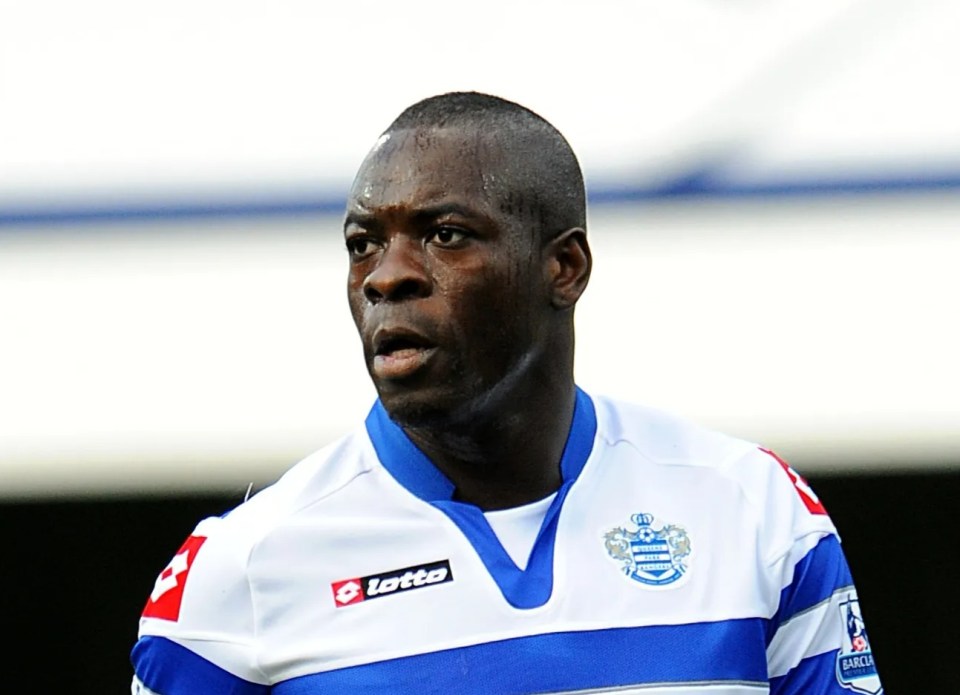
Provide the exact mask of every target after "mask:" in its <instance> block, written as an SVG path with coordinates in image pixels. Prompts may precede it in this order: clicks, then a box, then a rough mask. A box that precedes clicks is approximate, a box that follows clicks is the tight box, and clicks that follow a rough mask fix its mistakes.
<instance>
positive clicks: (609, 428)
mask: <svg viewBox="0 0 960 695" xmlns="http://www.w3.org/2000/svg"><path fill="white" fill-rule="evenodd" d="M592 398H593V400H594V404H595V407H596V410H597V422H598V438H599V439H600V440H601V441H603V442H604V443H605V444H606V445H607V446H626V447H630V448H631V449H633V450H634V451H635V454H636V457H637V458H638V459H640V460H641V461H642V462H643V465H646V466H648V467H650V470H651V471H673V470H676V469H683V471H684V473H685V474H686V475H685V479H689V478H690V477H691V476H693V477H695V478H696V479H697V480H699V481H700V482H701V483H702V485H703V486H704V487H705V488H708V489H710V490H711V491H712V492H713V493H715V495H716V499H714V500H713V503H717V504H738V505H740V504H742V505H746V506H748V507H749V508H750V509H751V511H752V513H753V516H754V517H755V522H756V524H757V526H758V528H760V529H761V531H760V533H761V534H762V535H763V536H764V538H765V541H766V542H765V543H764V545H765V547H766V552H767V560H768V561H770V562H773V561H775V559H776V558H777V557H782V556H783V555H784V554H787V553H789V552H791V548H795V547H796V546H797V543H798V542H799V543H800V545H801V546H807V545H809V546H811V547H812V545H814V544H816V542H817V540H819V539H820V538H822V537H823V536H826V535H830V534H835V533H836V529H835V527H834V525H833V522H832V521H831V520H830V517H829V515H828V514H827V511H826V509H825V508H824V505H823V504H822V502H821V501H820V499H819V498H818V497H817V494H816V493H815V492H814V491H813V489H812V488H811V486H810V485H809V484H808V483H807V481H806V480H805V479H804V478H803V477H802V476H801V475H800V474H799V473H798V472H797V471H796V470H794V468H793V467H792V466H790V464H789V463H788V462H787V461H786V460H785V459H784V458H783V456H781V455H780V454H779V453H778V452H775V451H773V450H772V449H771V448H770V447H768V446H765V445H763V444H761V443H758V442H754V441H749V440H746V439H743V438H739V437H736V436H731V435H729V434H726V433H723V432H719V431H716V430H714V429H711V428H709V427H704V426H702V425H700V424H698V423H695V422H692V421H691V420H689V419H687V418H684V417H680V416H677V415H675V414H672V413H669V412H667V411H664V410H660V409H657V408H654V407H650V406H648V405H643V404H638V403H632V402H627V401H623V400H619V399H615V398H610V397H607V396H604V395H600V396H592ZM724 491H726V492H724ZM803 539H807V540H806V541H804V540H803Z"/></svg>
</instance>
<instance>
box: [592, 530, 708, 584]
mask: <svg viewBox="0 0 960 695" xmlns="http://www.w3.org/2000/svg"><path fill="white" fill-rule="evenodd" d="M630 520H631V521H632V522H633V523H634V525H635V526H636V529H634V530H628V529H626V528H623V527H619V526H618V527H617V528H612V529H610V530H609V531H607V532H606V533H605V534H604V535H603V544H604V547H605V548H606V549H607V553H608V554H609V555H610V557H611V558H613V559H614V560H617V561H619V562H620V563H621V565H622V569H623V573H624V574H625V575H627V576H628V577H630V579H633V580H634V581H638V582H640V583H641V584H646V585H647V586H666V585H668V584H673V583H674V582H676V581H677V580H679V579H680V578H681V577H683V576H684V574H685V573H686V571H687V562H686V560H687V558H688V557H689V555H690V551H691V546H690V538H689V537H688V536H687V532H686V530H684V529H683V528H682V527H680V526H677V525H675V524H667V525H663V524H661V525H660V527H659V528H656V527H654V525H653V520H654V516H653V515H652V514H644V513H638V514H634V515H633V516H631V517H630Z"/></svg>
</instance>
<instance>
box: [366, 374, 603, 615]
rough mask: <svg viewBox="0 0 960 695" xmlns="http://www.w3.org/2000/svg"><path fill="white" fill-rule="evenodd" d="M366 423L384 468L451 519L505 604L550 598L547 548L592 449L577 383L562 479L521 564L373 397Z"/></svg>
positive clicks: (588, 404) (589, 421)
mask: <svg viewBox="0 0 960 695" xmlns="http://www.w3.org/2000/svg"><path fill="white" fill-rule="evenodd" d="M366 425H367V433H368V434H369V435H370V441H371V442H373V448H374V449H375V450H376V452H377V456H378V457H379V459H380V461H381V463H383V466H384V468H386V469H387V471H388V472H389V473H390V475H392V476H393V477H394V478H395V479H396V480H397V482H399V483H400V484H401V485H403V487H405V488H406V489H407V490H409V491H410V492H411V493H413V494H414V495H416V496H417V497H419V498H420V499H422V500H423V501H424V502H427V503H429V504H430V505H432V506H434V507H436V508H437V509H439V510H440V511H442V512H443V513H444V514H446V515H447V517H449V518H450V520H451V521H453V522H454V523H455V524H456V525H457V527H458V528H459V529H460V531H461V532H462V533H463V535H464V536H465V537H466V538H467V540H468V541H469V542H470V543H471V545H472V546H473V548H474V550H475V551H476V552H477V555H478V556H479V557H480V559H481V560H482V561H483V564H484V566H485V567H486V568H487V571H488V572H489V573H490V576H491V577H493V579H494V581H496V583H497V586H498V587H499V588H500V591H501V593H502V594H503V597H504V598H505V599H506V600H507V602H508V603H510V605H511V606H513V607H514V608H519V609H529V608H536V607H538V606H542V605H543V604H544V603H546V602H547V601H548V600H549V599H550V595H551V594H552V592H553V549H554V543H555V541H556V536H557V522H558V519H559V517H560V511H561V509H562V508H563V503H564V500H566V497H567V493H568V492H569V491H570V487H571V486H572V485H573V483H574V482H575V481H576V479H577V477H578V476H579V475H580V471H582V470H583V466H584V464H585V463H586V462H587V458H588V457H589V456H590V452H591V451H592V450H593V440H594V437H595V436H596V433H597V413H596V409H595V408H594V406H593V401H592V400H591V399H590V396H588V395H587V394H586V393H585V392H584V391H582V390H581V389H580V388H577V391H576V402H575V404H574V409H573V421H572V422H571V423H570V432H569V434H568V435H567V443H566V444H565V445H564V448H563V455H562V456H561V458H560V473H561V475H562V476H563V482H562V483H561V485H560V489H559V490H558V491H557V496H556V497H555V498H554V500H553V502H552V503H551V505H550V509H548V510H547V514H546V516H545V517H544V519H543V523H542V524H541V526H540V531H539V533H538V534H537V539H536V541H535V542H534V544H533V548H532V550H531V552H530V559H529V561H528V562H527V567H526V569H525V570H521V569H520V568H519V567H517V566H516V564H514V562H513V560H512V559H511V558H510V556H509V555H508V554H507V551H506V550H504V549H503V546H501V545H500V541H499V540H498V539H497V537H496V534H495V533H494V532H493V529H492V528H490V524H489V523H487V520H486V517H485V516H484V515H483V512H482V511H481V510H480V508H479V507H476V506H474V505H472V504H466V503H463V502H456V501H454V500H453V493H454V486H453V483H451V482H450V480H449V479H448V478H447V477H446V476H445V475H444V474H443V473H441V472H440V471H439V469H437V467H436V466H434V465H433V462H432V461H430V459H429V458H427V456H426V455H425V454H424V453H423V452H422V451H420V449H418V448H417V447H416V445H415V444H414V443H413V442H412V441H410V438H409V437H407V435H406V433H405V432H404V431H403V430H402V429H401V428H400V427H399V426H398V425H397V424H396V423H394V422H393V421H392V420H391V419H390V417H389V416H388V415H387V411H386V410H385V409H384V407H383V405H382V404H381V403H380V401H379V400H378V401H377V402H376V403H375V404H374V406H373V408H371V410H370V414H369V415H368V416H367V421H366Z"/></svg>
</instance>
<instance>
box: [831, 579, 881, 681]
mask: <svg viewBox="0 0 960 695" xmlns="http://www.w3.org/2000/svg"><path fill="white" fill-rule="evenodd" d="M839 609H840V619H841V621H842V623H843V625H844V626H845V628H846V630H845V633H846V634H844V636H843V646H842V647H841V648H840V651H839V653H838V654H837V680H838V681H839V682H840V685H842V686H843V687H844V688H849V689H850V690H853V691H854V692H857V693H865V694H866V695H879V693H882V692H883V686H882V685H880V677H879V676H878V675H877V668H876V666H874V664H873V653H872V652H871V650H870V639H869V638H868V637H867V628H866V626H865V625H864V623H863V615H862V614H861V613H860V602H859V601H858V600H857V595H856V594H851V595H850V596H849V597H848V598H847V600H846V601H841V602H840V605H839Z"/></svg>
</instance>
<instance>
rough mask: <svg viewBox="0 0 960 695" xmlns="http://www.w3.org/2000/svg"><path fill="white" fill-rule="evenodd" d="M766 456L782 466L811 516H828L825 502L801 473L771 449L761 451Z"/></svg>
mask: <svg viewBox="0 0 960 695" xmlns="http://www.w3.org/2000/svg"><path fill="white" fill-rule="evenodd" d="M760 451H762V452H763V453H765V454H769V455H770V456H772V457H773V458H774V459H776V461H777V463H779V464H780V467H781V468H782V469H783V471H784V473H786V474H787V476H788V477H789V478H790V482H792V483H793V487H794V488H795V489H796V491H797V494H798V495H800V499H801V500H802V501H803V504H804V506H805V507H806V508H807V511H808V512H810V513H811V514H826V513H827V508H826V507H824V506H823V502H821V501H820V498H819V497H817V493H815V492H814V491H813V488H812V487H810V485H809V484H808V483H807V481H806V480H804V479H803V476H801V475H800V474H799V473H797V472H796V471H795V470H793V467H792V466H790V464H789V463H787V462H786V461H784V460H783V459H782V458H780V457H779V456H777V455H776V454H775V453H773V452H772V451H770V450H769V449H760Z"/></svg>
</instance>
